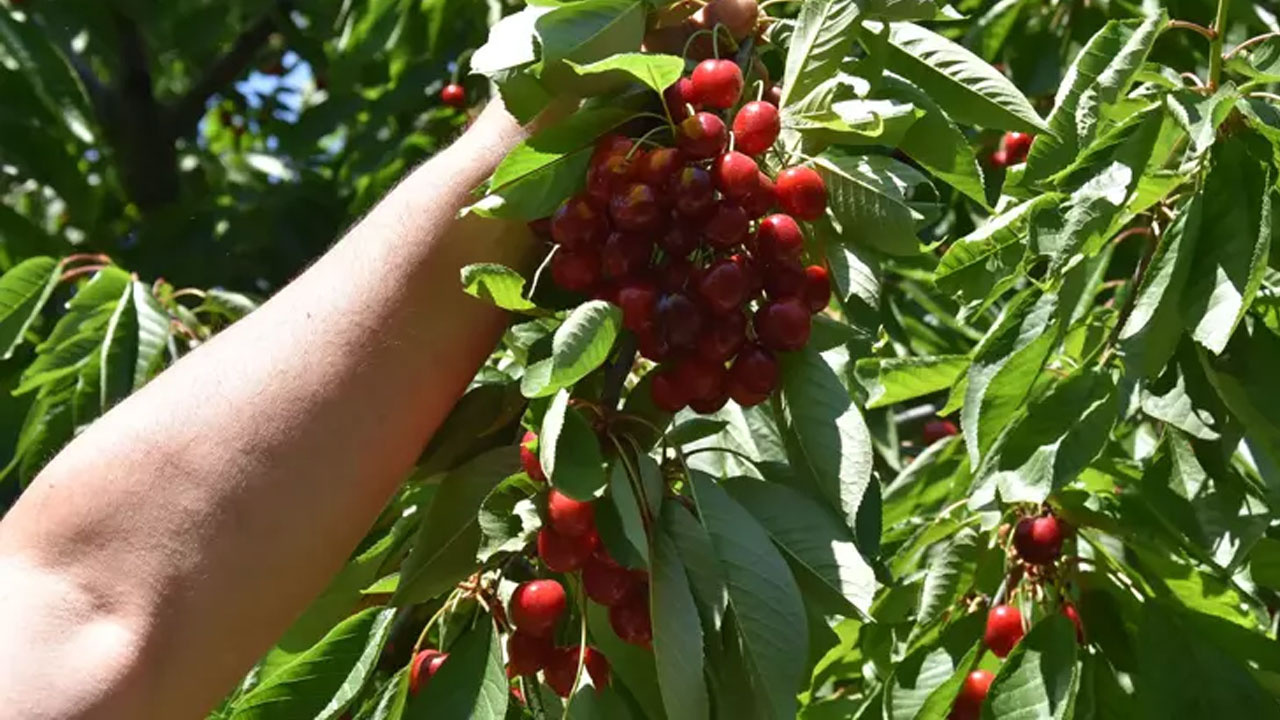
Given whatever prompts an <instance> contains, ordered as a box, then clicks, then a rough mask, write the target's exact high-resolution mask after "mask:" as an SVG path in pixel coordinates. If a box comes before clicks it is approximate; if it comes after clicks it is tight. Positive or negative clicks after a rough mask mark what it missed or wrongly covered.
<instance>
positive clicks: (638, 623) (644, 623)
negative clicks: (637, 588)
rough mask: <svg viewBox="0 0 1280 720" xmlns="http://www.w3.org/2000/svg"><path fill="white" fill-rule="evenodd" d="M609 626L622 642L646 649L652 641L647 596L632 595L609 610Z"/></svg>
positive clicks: (636, 593) (644, 594)
mask: <svg viewBox="0 0 1280 720" xmlns="http://www.w3.org/2000/svg"><path fill="white" fill-rule="evenodd" d="M609 626H610V627H612V628H613V632H614V633H616V634H617V636H618V637H619V638H620V639H621V640H622V641H623V642H626V643H630V644H632V645H639V646H641V647H648V646H649V643H651V642H652V641H653V624H652V622H651V620H650V619H649V596H648V594H647V593H642V592H635V593H632V594H631V597H629V598H627V601H626V602H623V603H620V604H618V605H614V606H613V607H611V608H609Z"/></svg>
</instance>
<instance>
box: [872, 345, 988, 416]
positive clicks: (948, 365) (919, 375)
mask: <svg viewBox="0 0 1280 720" xmlns="http://www.w3.org/2000/svg"><path fill="white" fill-rule="evenodd" d="M968 369H969V357H968V356H967V355H935V356H933V357H900V358H864V359H862V360H859V361H858V364H857V365H856V366H855V370H854V373H855V375H854V376H855V377H856V378H857V380H858V384H860V385H862V387H863V388H864V389H865V390H866V391H867V409H868V410H871V409H873V408H882V407H888V406H890V405H894V404H896V403H900V402H902V401H904V400H912V399H915V398H918V397H921V396H923V395H929V394H931V393H935V392H941V391H943V390H946V389H948V388H950V387H951V386H952V385H955V383H956V381H957V380H959V379H960V377H961V376H962V375H964V373H965V371H966V370H968Z"/></svg>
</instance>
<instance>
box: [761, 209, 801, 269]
mask: <svg viewBox="0 0 1280 720" xmlns="http://www.w3.org/2000/svg"><path fill="white" fill-rule="evenodd" d="M756 250H757V251H758V252H759V253H760V254H761V255H763V256H765V257H766V258H769V259H779V258H799V257H800V254H801V253H803V252H804V231H803V230H801V229H800V223H798V222H796V220H795V218H793V217H791V216H790V215H783V214H781V213H779V214H777V215H770V216H769V217H767V218H765V219H763V220H761V221H760V227H759V229H757V230H756Z"/></svg>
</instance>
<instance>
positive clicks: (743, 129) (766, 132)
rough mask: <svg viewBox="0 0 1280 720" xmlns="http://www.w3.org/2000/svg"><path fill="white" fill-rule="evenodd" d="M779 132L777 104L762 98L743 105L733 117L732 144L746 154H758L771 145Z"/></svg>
mask: <svg viewBox="0 0 1280 720" xmlns="http://www.w3.org/2000/svg"><path fill="white" fill-rule="evenodd" d="M781 132H782V119H781V118H780V117H779V116H778V106H777V105H774V104H773V103H767V102H764V101H763V100H753V101H751V102H749V103H747V104H746V105H743V106H742V109H741V110H739V111H738V114H737V115H736V116H734V118H733V136H734V138H735V143H734V146H735V147H737V149H738V150H741V151H742V152H744V153H746V154H748V155H760V154H762V153H764V151H766V150H768V149H769V148H771V147H773V144H774V143H775V142H777V140H778V134H779V133H781Z"/></svg>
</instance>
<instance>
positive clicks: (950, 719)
mask: <svg viewBox="0 0 1280 720" xmlns="http://www.w3.org/2000/svg"><path fill="white" fill-rule="evenodd" d="M995 679H996V676H995V675H992V674H991V673H990V672H988V671H986V670H974V671H973V672H971V673H969V674H968V675H966V676H965V678H964V683H963V684H962V685H961V686H960V694H959V695H957V696H956V702H955V704H954V705H952V706H951V714H950V715H948V716H947V720H978V718H979V717H981V716H982V703H983V702H984V701H985V700H986V699H987V692H988V691H989V690H990V689H991V681H992V680H995Z"/></svg>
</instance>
